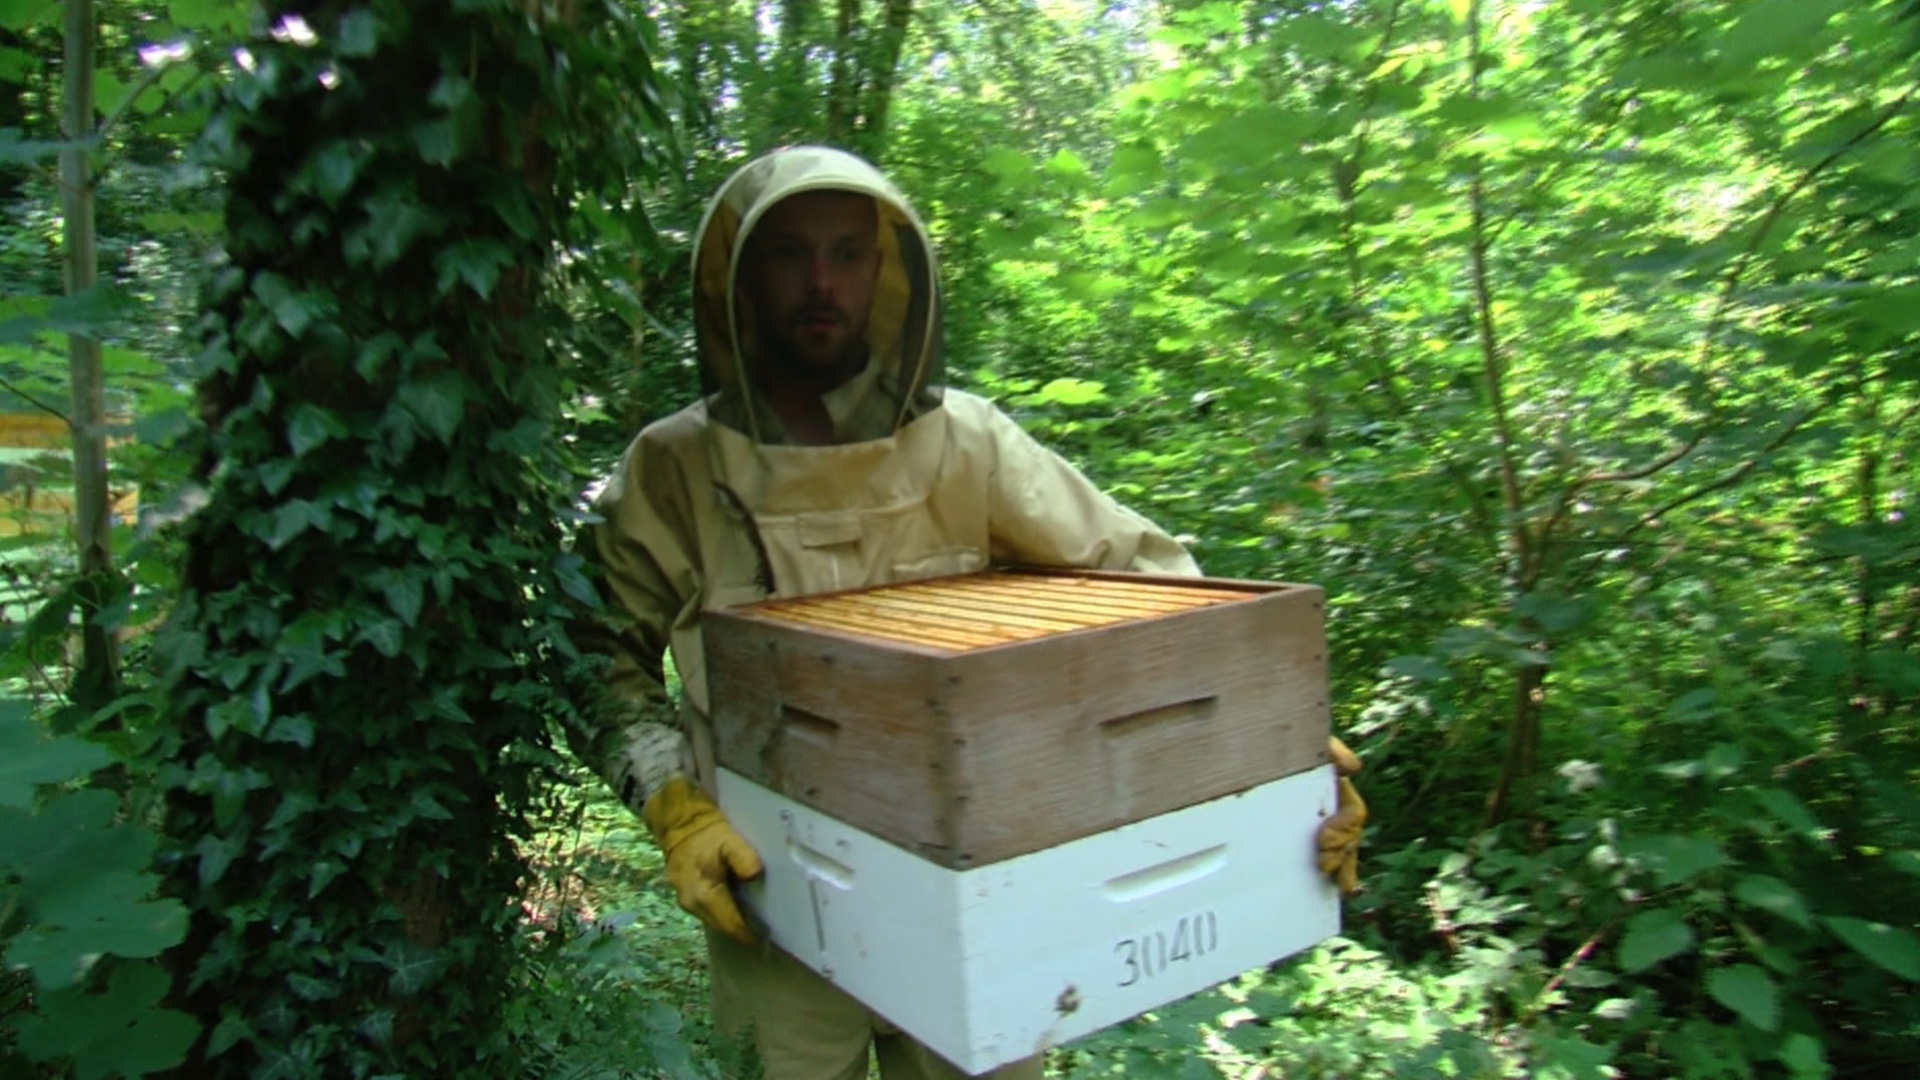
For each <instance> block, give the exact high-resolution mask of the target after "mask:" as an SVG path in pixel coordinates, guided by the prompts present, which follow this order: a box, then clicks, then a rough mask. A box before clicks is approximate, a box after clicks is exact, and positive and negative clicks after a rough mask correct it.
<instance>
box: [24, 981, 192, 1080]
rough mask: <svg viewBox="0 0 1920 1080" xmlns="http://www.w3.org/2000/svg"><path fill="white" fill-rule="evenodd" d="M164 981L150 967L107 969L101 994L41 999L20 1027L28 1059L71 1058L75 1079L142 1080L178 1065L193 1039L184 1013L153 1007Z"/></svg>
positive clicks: (73, 992) (69, 992) (77, 992)
mask: <svg viewBox="0 0 1920 1080" xmlns="http://www.w3.org/2000/svg"><path fill="white" fill-rule="evenodd" d="M167 986H168V980H167V975H166V973H165V972H163V971H161V970H160V968H158V967H157V966H155V965H153V964H124V965H120V966H118V967H116V968H114V971H113V974H112V976H110V977H109V979H108V981H107V991H106V993H104V994H94V993H88V992H87V991H85V990H83V989H81V988H78V987H74V988H70V989H64V990H56V991H53V992H51V993H47V994H43V995H42V996H41V998H40V1001H39V1006H40V1008H39V1012H38V1014H29V1015H27V1016H26V1017H24V1018H23V1019H22V1020H21V1021H20V1022H19V1032H20V1036H19V1038H20V1049H21V1050H23V1051H25V1052H26V1054H27V1055H28V1057H29V1058H33V1059H37V1060H41V1061H54V1060H59V1059H61V1058H70V1059H72V1061H73V1075H74V1077H75V1080H104V1078H106V1077H111V1076H144V1075H146V1074H147V1073H151V1072H158V1071H160V1070H162V1069H166V1068H170V1067H172V1066H174V1065H178V1064H179V1063H180V1062H181V1061H183V1060H185V1058H186V1056H187V1049H188V1047H190V1046H192V1045H193V1041H194V1039H195V1038H197V1037H198V1036H199V1034H200V1026H199V1025H198V1024H196V1023H194V1021H193V1019H192V1018H191V1017H189V1016H187V1015H186V1014H185V1013H181V1012H176V1011H174V1010H172V1009H163V1008H160V1007H159V1005H160V998H161V996H162V995H163V994H165V993H166V991H167Z"/></svg>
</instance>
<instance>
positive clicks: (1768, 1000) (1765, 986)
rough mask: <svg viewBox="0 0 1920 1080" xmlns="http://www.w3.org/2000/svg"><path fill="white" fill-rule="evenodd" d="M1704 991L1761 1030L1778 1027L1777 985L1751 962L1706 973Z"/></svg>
mask: <svg viewBox="0 0 1920 1080" xmlns="http://www.w3.org/2000/svg"><path fill="white" fill-rule="evenodd" d="M1707 995H1708V996H1709V997H1711V998H1713V1000H1715V1001H1717V1002H1719V1003H1720V1004H1722V1005H1725V1006H1726V1007H1727V1008H1729V1009H1731V1010H1733V1012H1734V1014H1735V1015H1737V1016H1739V1017H1740V1019H1742V1020H1745V1021H1746V1022H1747V1023H1749V1024H1752V1025H1753V1026H1754V1027H1757V1028H1759V1029H1760V1030H1761V1031H1778V1030H1780V987H1779V986H1777V985H1775V984H1774V981H1773V976H1771V975H1769V974H1767V973H1766V972H1765V971H1763V970H1761V969H1760V968H1758V967H1755V966H1754V965H1752V964H1735V965H1733V966H1732V967H1729V968H1721V969H1719V970H1718V971H1715V972H1713V973H1711V974H1709V975H1708V976H1707Z"/></svg>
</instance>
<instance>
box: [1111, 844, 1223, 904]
mask: <svg viewBox="0 0 1920 1080" xmlns="http://www.w3.org/2000/svg"><path fill="white" fill-rule="evenodd" d="M1225 865H1227V845H1225V844H1215V845H1213V846H1212V847H1209V848H1201V849H1200V850H1199V851H1195V852H1192V853H1191V854H1187V855H1182V856H1180V857H1178V858H1174V859H1168V860H1167V861H1165V862H1161V863H1155V864H1154V865H1152V866H1149V867H1146V868H1144V869H1141V870H1132V871H1129V872H1127V873H1124V874H1121V875H1120V876H1119V877H1115V878H1108V879H1107V882H1106V884H1105V885H1103V886H1102V890H1103V891H1104V892H1105V893H1106V894H1107V899H1108V900H1111V901H1113V902H1114V903H1116V904H1130V903H1132V902H1134V901H1135V900H1139V899H1141V898H1143V897H1148V896H1153V895H1155V894H1157V893H1163V892H1166V891H1167V890H1169V889H1177V888H1179V887H1180V886H1182V885H1187V884H1191V883H1192V882H1195V881H1199V880H1200V879H1201V878H1203V877H1206V876H1207V875H1209V874H1212V873H1214V872H1215V871H1217V870H1219V869H1220V868H1221V867H1223V866H1225Z"/></svg>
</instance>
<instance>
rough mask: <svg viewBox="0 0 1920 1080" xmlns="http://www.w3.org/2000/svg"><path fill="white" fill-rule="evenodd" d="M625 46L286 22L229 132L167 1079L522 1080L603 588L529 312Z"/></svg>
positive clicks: (184, 658)
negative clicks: (530, 905) (594, 587)
mask: <svg viewBox="0 0 1920 1080" xmlns="http://www.w3.org/2000/svg"><path fill="white" fill-rule="evenodd" d="M583 9H592V10H583ZM606 18H607V17H606V13H605V11H604V10H602V8H601V5H598V4H594V3H591V2H588V3H585V4H561V5H552V4H533V3H526V4H522V3H518V2H502V0H442V2H437V3H421V2H417V0H383V2H382V0H376V2H364V0H363V2H361V3H354V4H348V3H314V2H308V3H298V2H289V3H279V4H276V5H272V6H271V10H269V11H268V12H267V13H266V18H265V21H264V23H263V24H262V25H264V26H266V27H268V28H270V33H269V34H268V35H266V36H264V37H261V38H260V39H258V40H255V41H253V42H252V43H251V44H250V45H249V47H248V49H247V50H246V51H245V52H244V53H243V54H241V63H242V67H243V68H244V69H245V71H244V73H243V74H242V75H240V76H239V77H237V78H236V79H235V80H234V81H233V82H232V83H231V84H230V85H229V86H228V88H227V90H226V92H225V97H224V101H223V103H222V105H221V107H220V108H218V109H217V110H216V112H215V114H214V116H213V118H212V120H211V122H210V124H209V127H208V130H207V134H206V140H205V141H206V149H207V150H208V151H209V152H210V154H211V156H212V157H213V158H214V160H215V163H216V164H217V165H218V166H219V167H220V168H221V169H223V170H224V171H225V174H226V176H227V178H228V181H227V182H228V197H227V205H226V209H225V240H226V257H227V262H226V264H225V265H224V266H222V267H220V268H219V269H218V270H217V271H216V272H215V273H214V274H213V276H212V279H211V282H210V285H209V288H208V293H207V298H206V301H205V314H204V317H203V322H202V327H201V329H202V334H203V344H204V352H203V355H202V364H203V368H202V371H201V375H202V382H201V406H200V409H201V419H202V421H203V422H204V432H203V446H202V453H203V459H202V468H201V473H200V477H199V482H200V484H201V486H202V488H203V493H202V498H201V502H202V504H203V505H201V507H200V508H199V509H198V510H197V512H196V513H195V514H194V515H193V516H192V518H191V519H190V520H189V521H188V523H187V524H186V525H185V526H184V541H185V546H186V567H185V573H184V586H183V589H182V593H181V596H180V599H179V603H178V606H177V608H176V610H175V612H174V614H173V617H172V618H171V620H170V622H169V624H168V626H167V628H166V630H165V632H164V635H163V639H162V643H161V647H160V655H161V669H162V670H161V678H162V679H163V680H164V683H165V685H166V686H167V687H168V688H169V690H170V698H171V703H172V706H173V708H174V710H175V711H174V719H173V723H172V724H171V725H170V727H169V729H168V733H167V735H166V737H165V738H164V740H163V742H162V744H161V746H160V749H159V753H160V755H161V757H162V781H163V784H164V786H165V788H166V790H167V793H168V800H167V816H166V824H165V829H166V833H167V835H168V838H169V841H170V852H169V854H168V856H167V858H168V864H167V867H166V869H167V872H168V874H169V880H170V884H171V888H172V890H173V891H174V893H175V894H177V895H178V896H180V897H182V898H183V899H185V900H186V901H187V902H188V904H189V906H190V907H191V908H192V910H193V912H194V926H193V930H192V932H191V934H190V935H189V939H188V942H187V944H186V945H185V946H183V947H182V948H181V949H180V950H179V951H178V954H177V956H176V957H175V961H176V965H175V972H176V984H175V990H176V994H177V995H178V996H179V997H180V998H181V999H182V1000H183V1001H184V1002H185V1003H186V1005H187V1006H188V1007H190V1008H191V1009H193V1010H194V1011H195V1012H197V1013H198V1014H200V1016H201V1017H202V1019H203V1021H204V1024H205V1030H206V1031H207V1033H208V1037H207V1038H206V1039H205V1040H203V1042H202V1044H201V1045H200V1046H199V1047H198V1048H197V1049H196V1052H195V1055H194V1058H193V1059H192V1060H190V1061H189V1063H188V1064H187V1065H186V1066H184V1067H183V1068H182V1075H187V1076H193V1077H196V1078H207V1077H223V1076H224V1077H239V1076H247V1077H256V1078H268V1077H304V1076H314V1077H318V1076H327V1077H341V1076H356V1077H357V1076H373V1075H382V1074H402V1075H409V1076H435V1077H456V1076H470V1075H515V1074H516V1073H515V1070H514V1068H513V1066H512V1063H511V1061H510V1060H509V1059H510V1055H509V1054H508V1053H507V1052H506V1050H505V1048H503V1046H502V1045H501V1042H502V1040H501V1037H500V1030H501V1028H500V1023H499V1011H498V1010H499V1005H500V1002H501V999H502V995H503V993H504V992H505V990H506V987H507V982H508V980H509V978H510V977H511V975H512V971H513V961H514V958H515V955H516V952H515V940H516V920H517V918H518V915H519V907H518V904H517V902H516V900H517V897H518V895H519V889H520V883H521V882H520V879H521V876H522V874H523V871H524V867H523V864H522V861H521V859H520V857H519V855H518V853H517V851H516V846H515V839H516V837H517V836H518V835H520V834H521V832H522V831H523V830H524V828H525V813H526V810H527V808H528V806H529V790H530V785H531V784H532V783H533V782H534V781H535V779H536V775H537V772H538V770H539V768H540V763H541V762H543V761H544V760H546V757H545V754H546V750H545V747H546V737H545V734H544V732H545V730H546V727H547V725H546V721H547V719H548V717H549V716H550V715H551V714H552V713H553V712H554V711H555V710H557V709H562V708H564V700H563V699H562V698H561V697H559V696H557V695H556V693H555V686H556V685H557V684H556V682H555V675H556V673H558V672H560V671H561V670H563V669H566V668H567V660H566V658H567V657H568V656H569V655H570V650H568V649H567V648H566V646H565V642H564V637H563V634H562V625H563V617H564V614H565V613H564V611H563V610H562V607H561V603H560V601H559V599H558V597H559V591H560V590H565V591H569V592H572V593H574V594H576V595H584V594H586V593H588V592H589V590H588V589H586V587H585V586H584V584H583V583H582V582H581V581H580V579H579V577H578V573H577V570H575V569H574V563H573V562H572V557H571V556H569V555H563V554H562V553H561V545H560V542H559V540H560V538H559V531H558V525H557V522H558V521H559V520H560V517H559V514H558V511H559V510H560V509H561V508H562V503H563V501H564V500H565V499H566V498H567V497H568V495H569V491H568V490H566V488H567V486H568V485H567V484H566V480H567V470H566V469H565V468H563V467H561V464H560V462H559V459H558V457H557V455H556V450H555V445H556V444H555V442H554V440H553V438H552V434H553V428H554V425H555V422H556V419H557V417H558V412H559V399H560V392H561V378H560V373H559V371H558V369H557V367H556V364H555V363H554V361H553V359H552V357H551V356H550V355H549V352H548V336H549V334H550V333H551V332H553V331H554V329H555V325H554V320H553V319H552V317H551V316H550V314H549V310H550V309H549V305H548V303H547V297H546V295H545V292H544V290H545V289H546V282H547V278H548V276H549V263H550V260H552V258H553V256H554V254H555V252H556V250H557V249H558V245H559V243H560V242H561V241H562V240H563V239H564V233H565V230H566V217H565V214H566V211H567V207H568V204H569V199H570V192H572V191H573V190H577V187H578V186H579V185H581V184H583V183H586V182H588V181H590V180H592V179H595V178H596V177H603V176H604V175H605V173H606V170H608V169H609V168H611V167H612V165H613V164H614V163H616V162H622V161H628V160H632V159H633V156H634V155H633V154H632V153H631V152H630V150H631V148H627V149H628V151H629V152H624V153H623V152H622V151H623V148H622V147H619V146H614V147H612V148H611V149H609V148H608V146H607V145H606V144H608V143H614V142H616V141H618V140H620V139H623V138H629V137H631V135H632V130H633V125H632V124H631V123H629V122H628V119H627V118H623V116H622V115H621V113H620V112H619V111H618V109H617V108H615V107H612V106H611V103H610V101H609V100H608V99H609V98H610V97H612V96H613V92H614V91H616V90H619V91H621V92H624V88H621V87H620V86H619V82H620V80H621V79H622V78H625V77H626V75H625V73H627V72H632V73H640V74H644V73H645V70H646V69H645V60H646V58H645V54H644V53H643V52H633V51H629V52H627V53H626V54H625V55H620V54H619V50H617V49H612V48H610V47H609V46H607V42H606V34H607V33H608V31H607V27H608V26H609V25H611V24H609V23H608V22H607V21H606ZM626 25H627V26H629V27H630V26H631V21H630V20H629V21H628V23H627V24H626ZM595 50H599V51H597V52H596V51H595ZM601 75H606V76H607V77H606V78H600V77H599V76H601ZM589 94H598V95H601V96H600V97H599V98H596V99H595V100H593V101H591V102H589V101H588V100H587V95H589ZM589 173H593V174H594V175H593V176H589Z"/></svg>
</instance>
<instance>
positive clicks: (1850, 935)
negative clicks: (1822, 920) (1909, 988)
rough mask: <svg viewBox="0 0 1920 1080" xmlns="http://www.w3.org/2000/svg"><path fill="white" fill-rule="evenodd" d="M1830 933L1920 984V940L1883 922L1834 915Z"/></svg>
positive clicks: (1858, 951) (1888, 968)
mask: <svg viewBox="0 0 1920 1080" xmlns="http://www.w3.org/2000/svg"><path fill="white" fill-rule="evenodd" d="M1826 924H1827V929H1829V930H1831V931H1833V936H1834V937H1837V938H1839V939H1840V940H1841V941H1844V942H1846V943H1847V947H1848V948H1850V949H1852V950H1853V951H1854V952H1857V953H1859V954H1860V955H1861V956H1864V957H1866V958H1867V959H1868V960H1871V961H1873V962H1874V963H1875V964H1878V965H1879V966H1880V967H1882V968H1885V969H1886V970H1888V971H1891V972H1893V973H1894V974H1895V975H1898V976H1900V977H1901V978H1903V979H1906V980H1908V981H1910V982H1920V938H1917V937H1915V936H1914V934H1913V932H1912V931H1909V930H1902V929H1900V928H1899V927H1897V926H1888V925H1887V924H1886V923H1883V922H1869V921H1867V920H1866V919H1849V918H1845V917H1843V916H1838V915H1830V916H1828V917H1827V918H1826Z"/></svg>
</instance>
